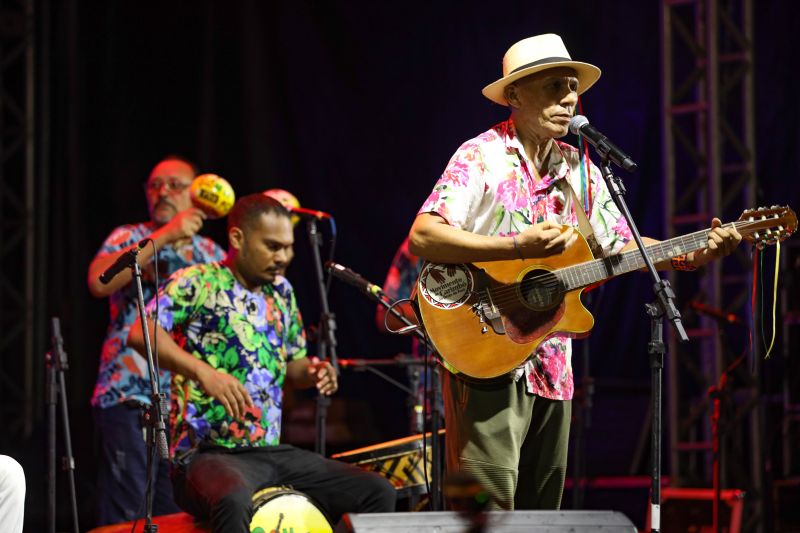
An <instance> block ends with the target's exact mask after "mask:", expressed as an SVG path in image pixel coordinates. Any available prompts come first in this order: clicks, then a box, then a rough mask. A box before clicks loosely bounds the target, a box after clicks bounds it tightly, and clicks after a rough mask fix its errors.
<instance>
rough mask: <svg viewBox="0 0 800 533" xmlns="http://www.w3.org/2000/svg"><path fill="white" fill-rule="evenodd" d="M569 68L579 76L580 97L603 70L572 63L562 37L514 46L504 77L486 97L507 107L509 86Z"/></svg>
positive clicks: (488, 89)
mask: <svg viewBox="0 0 800 533" xmlns="http://www.w3.org/2000/svg"><path fill="white" fill-rule="evenodd" d="M556 67H570V68H572V69H575V72H577V75H578V94H581V93H583V92H584V91H586V89H588V88H589V87H591V86H592V85H594V83H595V82H596V81H597V80H598V78H600V69H599V68H597V67H596V66H594V65H590V64H589V63H581V62H580V61H573V60H572V58H570V56H569V52H567V47H566V46H564V41H562V40H561V37H559V36H558V35H556V34H554V33H545V34H543V35H537V36H535V37H528V38H527V39H523V40H521V41H519V42H518V43H515V44H514V45H513V46H512V47H511V48H509V49H508V51H507V52H506V55H504V56H503V77H502V78H500V79H499V80H497V81H496V82H494V83H490V84H489V85H487V86H486V87H484V88H483V91H481V92H482V93H483V96H485V97H486V98H488V99H489V100H491V101H492V102H495V103H498V104H500V105H508V102H506V99H505V97H504V96H503V89H505V88H506V85H508V84H509V83H511V82H513V81H516V80H518V79H520V78H524V77H525V76H529V75H531V74H534V73H536V72H539V71H541V70H545V69H550V68H556Z"/></svg>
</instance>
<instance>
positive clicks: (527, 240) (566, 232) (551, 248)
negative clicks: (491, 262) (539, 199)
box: [514, 220, 578, 259]
mask: <svg viewBox="0 0 800 533" xmlns="http://www.w3.org/2000/svg"><path fill="white" fill-rule="evenodd" d="M514 238H515V239H516V241H517V248H518V249H519V252H520V256H521V257H523V258H526V259H527V258H529V257H548V256H551V255H557V254H560V253H561V252H563V251H564V250H566V249H567V248H569V247H570V246H572V245H573V244H574V243H575V241H576V240H577V238H578V236H577V235H576V234H575V229H574V228H572V227H569V226H561V225H559V224H554V223H553V222H550V221H547V220H545V221H544V222H540V223H538V224H534V225H533V226H531V227H530V228H528V229H526V230H525V231H523V232H522V233H519V234H517V236H516V237H514Z"/></svg>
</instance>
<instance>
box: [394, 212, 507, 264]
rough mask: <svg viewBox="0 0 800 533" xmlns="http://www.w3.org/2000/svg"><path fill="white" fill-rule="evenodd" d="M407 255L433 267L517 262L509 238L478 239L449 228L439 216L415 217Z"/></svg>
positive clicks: (480, 236)
mask: <svg viewBox="0 0 800 533" xmlns="http://www.w3.org/2000/svg"><path fill="white" fill-rule="evenodd" d="M409 251H410V252H411V253H412V254H414V255H417V256H419V257H422V258H424V259H427V260H428V261H433V262H435V263H472V262H475V261H495V260H501V259H515V258H518V257H519V255H518V252H517V250H515V248H514V241H513V240H512V239H511V238H509V237H491V236H487V235H478V234H476V233H471V232H469V231H464V230H462V229H459V228H456V227H453V226H450V225H449V224H447V222H445V220H444V219H442V218H441V217H439V216H438V215H432V214H428V213H423V214H421V215H419V216H417V218H416V220H415V221H414V225H413V226H412V228H411V233H410V235H409Z"/></svg>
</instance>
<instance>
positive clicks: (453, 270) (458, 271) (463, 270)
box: [419, 263, 474, 309]
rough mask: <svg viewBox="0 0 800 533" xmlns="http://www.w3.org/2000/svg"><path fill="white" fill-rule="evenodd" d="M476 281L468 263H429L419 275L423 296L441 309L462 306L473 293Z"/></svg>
mask: <svg viewBox="0 0 800 533" xmlns="http://www.w3.org/2000/svg"><path fill="white" fill-rule="evenodd" d="M473 286H474V281H473V279H472V272H470V271H469V268H467V266H466V265H440V264H436V263H428V264H427V265H425V268H424V269H423V270H422V274H420V277H419V288H420V293H421V294H422V297H423V298H425V300H426V301H427V302H428V303H429V304H431V305H432V306H434V307H438V308H439V309H456V308H457V307H461V306H462V305H463V304H464V302H466V301H467V300H468V299H469V297H470V295H471V294H472V289H473Z"/></svg>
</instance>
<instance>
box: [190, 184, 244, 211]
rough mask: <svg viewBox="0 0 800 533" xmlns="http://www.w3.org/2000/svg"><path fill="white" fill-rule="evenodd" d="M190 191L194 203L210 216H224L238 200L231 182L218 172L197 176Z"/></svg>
mask: <svg viewBox="0 0 800 533" xmlns="http://www.w3.org/2000/svg"><path fill="white" fill-rule="evenodd" d="M189 193H190V196H191V198H192V205H194V206H195V207H196V208H198V209H200V210H201V211H203V212H204V213H205V214H206V215H207V216H208V218H220V217H224V216H225V215H227V214H228V211H230V210H231V208H232V207H233V203H234V202H235V201H236V196H235V195H234V194H233V187H231V184H230V183H228V182H227V180H225V178H221V177H220V176H217V175H216V174H201V175H199V176H197V177H196V178H195V179H194V181H193V182H192V186H191V188H190V191H189Z"/></svg>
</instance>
